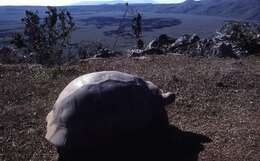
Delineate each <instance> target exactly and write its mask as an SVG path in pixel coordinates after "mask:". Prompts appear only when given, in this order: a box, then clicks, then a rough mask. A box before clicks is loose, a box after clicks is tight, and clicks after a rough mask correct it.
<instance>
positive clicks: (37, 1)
mask: <svg viewBox="0 0 260 161" xmlns="http://www.w3.org/2000/svg"><path fill="white" fill-rule="evenodd" d="M100 1H102V2H105V1H107V2H109V1H113V0H0V6H1V5H43V6H46V5H53V6H57V5H58V6H59V5H69V4H73V3H77V2H100ZM122 1H126V2H127V1H129V2H130V1H131V0H122ZM141 1H142V0H140V2H141ZM145 1H146V2H147V0H145ZM151 1H152V0H151ZM153 1H155V2H158V3H179V2H183V1H185V0H153ZM138 2H139V1H138Z"/></svg>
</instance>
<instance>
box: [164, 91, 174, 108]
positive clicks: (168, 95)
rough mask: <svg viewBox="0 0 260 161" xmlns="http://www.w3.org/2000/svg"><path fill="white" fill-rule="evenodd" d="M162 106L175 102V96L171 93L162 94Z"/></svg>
mask: <svg viewBox="0 0 260 161" xmlns="http://www.w3.org/2000/svg"><path fill="white" fill-rule="evenodd" d="M162 98H163V105H169V104H171V103H173V102H174V101H175V98H176V96H175V94H174V93H172V92H167V93H162Z"/></svg>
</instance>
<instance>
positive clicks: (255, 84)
mask: <svg viewBox="0 0 260 161" xmlns="http://www.w3.org/2000/svg"><path fill="white" fill-rule="evenodd" d="M102 70H118V71H122V72H127V73H131V74H136V75H139V76H142V77H144V78H145V79H147V80H151V81H152V82H154V83H155V84H156V85H158V86H159V87H160V88H162V89H164V90H166V91H173V92H175V93H176V95H177V100H176V103H175V104H173V105H170V107H168V114H169V118H170V120H171V123H172V124H174V125H176V126H177V127H179V128H180V129H182V130H185V131H192V132H194V133H200V134H204V135H206V136H208V137H210V138H211V139H212V140H213V141H212V142H211V143H209V144H207V145H206V147H205V150H204V151H203V152H201V153H200V156H199V160H201V161H258V160H259V158H260V58H259V57H249V58H243V59H241V60H234V59H219V58H189V57H184V56H171V55H168V56H152V57H148V58H147V59H143V60H140V59H134V58H113V59H100V60H87V61H84V62H81V63H80V64H79V65H70V66H62V67H53V68H46V67H42V66H39V65H0V87H1V88H0V90H1V92H0V98H1V99H0V160H3V161H28V160H30V161H52V160H55V159H56V158H57V154H56V152H55V149H54V147H53V146H51V145H49V144H48V142H47V141H46V140H45V139H44V135H45V131H46V129H45V126H46V122H45V117H46V115H47V113H48V112H49V111H50V109H51V108H52V105H53V104H54V102H55V100H56V98H57V96H58V94H59V93H60V92H61V90H62V89H63V88H64V87H65V86H66V85H67V84H68V83H69V82H70V81H71V80H73V79H74V78H76V77H78V76H79V75H81V74H85V73H89V72H94V71H102Z"/></svg>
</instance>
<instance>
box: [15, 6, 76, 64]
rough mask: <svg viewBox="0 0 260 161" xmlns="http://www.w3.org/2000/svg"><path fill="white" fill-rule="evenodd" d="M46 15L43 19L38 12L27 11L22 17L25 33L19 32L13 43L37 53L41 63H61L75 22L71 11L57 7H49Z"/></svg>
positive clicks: (37, 58) (37, 61) (29, 51)
mask: <svg viewBox="0 0 260 161" xmlns="http://www.w3.org/2000/svg"><path fill="white" fill-rule="evenodd" d="M45 13H46V17H44V18H43V19H41V18H40V17H39V15H38V13H37V12H33V11H26V12H25V17H24V18H22V22H23V24H24V31H23V33H17V34H16V35H15V37H14V39H13V41H12V43H13V44H14V45H15V46H16V47H17V48H26V49H27V51H28V53H31V52H34V53H36V56H35V59H36V60H35V62H36V63H39V64H47V65H50V64H59V63H61V62H62V55H63V54H64V51H65V50H67V49H68V47H69V41H70V36H71V33H72V31H73V30H74V29H75V23H74V22H73V18H72V16H71V14H70V12H68V11H66V10H65V9H62V10H58V9H57V8H56V7H47V11H46V12H45Z"/></svg>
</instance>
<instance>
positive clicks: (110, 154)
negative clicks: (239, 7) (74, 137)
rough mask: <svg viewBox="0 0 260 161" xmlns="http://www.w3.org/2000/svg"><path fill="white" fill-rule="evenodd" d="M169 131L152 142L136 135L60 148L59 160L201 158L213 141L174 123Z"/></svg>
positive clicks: (177, 160) (193, 160)
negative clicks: (79, 147)
mask: <svg viewBox="0 0 260 161" xmlns="http://www.w3.org/2000/svg"><path fill="white" fill-rule="evenodd" d="M169 131H170V132H169V133H170V134H169V137H162V136H158V135H157V136H156V137H155V138H159V139H156V140H155V139H154V140H152V141H151V137H148V138H149V139H147V140H146V141H143V137H141V138H142V141H140V138H139V139H137V138H133V137H132V138H131V139H127V138H124V141H123V140H121V139H120V141H119V142H118V143H115V144H113V145H109V146H104V147H102V148H98V149H91V150H90V149H85V150H73V151H71V150H70V151H66V150H64V149H58V153H59V161H88V160H91V161H101V160H102V161H103V160H114V161H119V160H120V161H126V160H127V161H128V160H129V161H130V160H131V161H135V160H143V161H145V160H150V159H151V160H160V161H197V160H198V156H199V153H200V152H201V151H203V150H204V145H203V144H204V143H209V142H211V141H212V140H211V139H210V138H209V137H207V136H205V135H201V134H196V133H192V132H187V131H182V130H180V129H179V128H177V127H174V126H171V127H170V128H169ZM146 134H147V133H146ZM151 136H152V135H151ZM146 138H147V136H146ZM153 138H154V136H153Z"/></svg>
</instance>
